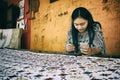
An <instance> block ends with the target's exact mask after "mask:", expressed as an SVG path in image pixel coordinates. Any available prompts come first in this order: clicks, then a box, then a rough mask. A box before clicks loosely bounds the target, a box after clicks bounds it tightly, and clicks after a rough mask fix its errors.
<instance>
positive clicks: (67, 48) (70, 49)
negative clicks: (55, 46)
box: [66, 44, 75, 52]
mask: <svg viewBox="0 0 120 80" xmlns="http://www.w3.org/2000/svg"><path fill="white" fill-rule="evenodd" d="M74 50H75V46H74V45H73V44H67V45H66V51H67V52H72V51H74Z"/></svg>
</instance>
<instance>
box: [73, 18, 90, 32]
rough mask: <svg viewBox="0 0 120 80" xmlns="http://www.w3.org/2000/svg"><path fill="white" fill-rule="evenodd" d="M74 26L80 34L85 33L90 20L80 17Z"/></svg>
mask: <svg viewBox="0 0 120 80" xmlns="http://www.w3.org/2000/svg"><path fill="white" fill-rule="evenodd" d="M73 23H74V26H75V28H76V29H77V30H78V31H79V32H80V33H84V32H85V30H86V28H87V25H88V20H86V19H84V18H81V17H78V18H76V19H75V20H74V22H73Z"/></svg>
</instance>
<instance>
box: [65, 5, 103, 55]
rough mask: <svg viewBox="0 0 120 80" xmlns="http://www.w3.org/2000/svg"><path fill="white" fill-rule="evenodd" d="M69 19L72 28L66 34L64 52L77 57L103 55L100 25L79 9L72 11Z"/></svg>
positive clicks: (86, 11)
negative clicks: (70, 19)
mask: <svg viewBox="0 0 120 80" xmlns="http://www.w3.org/2000/svg"><path fill="white" fill-rule="evenodd" d="M71 17H72V26H71V28H70V30H69V32H68V39H67V42H66V51H67V52H68V53H70V52H72V53H73V52H75V53H76V54H77V55H80V54H84V55H99V54H105V44H104V38H103V35H102V31H101V25H100V24H99V23H98V22H95V21H94V20H93V18H92V15H91V13H90V12H89V11H88V10H87V9H85V8H83V7H79V8H76V9H75V10H74V11H73V13H72V16H71Z"/></svg>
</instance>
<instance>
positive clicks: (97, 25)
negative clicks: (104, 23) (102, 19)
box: [93, 22, 102, 31]
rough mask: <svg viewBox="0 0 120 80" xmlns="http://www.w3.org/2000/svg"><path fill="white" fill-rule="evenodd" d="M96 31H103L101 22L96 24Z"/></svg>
mask: <svg viewBox="0 0 120 80" xmlns="http://www.w3.org/2000/svg"><path fill="white" fill-rule="evenodd" d="M93 26H94V31H101V28H102V27H101V24H100V23H99V22H94V24H93Z"/></svg>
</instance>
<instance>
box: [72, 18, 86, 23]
mask: <svg viewBox="0 0 120 80" xmlns="http://www.w3.org/2000/svg"><path fill="white" fill-rule="evenodd" d="M83 22H87V20H86V19H84V18H81V17H78V18H76V19H75V20H74V23H83Z"/></svg>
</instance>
